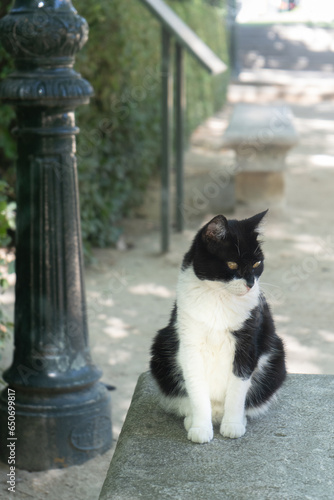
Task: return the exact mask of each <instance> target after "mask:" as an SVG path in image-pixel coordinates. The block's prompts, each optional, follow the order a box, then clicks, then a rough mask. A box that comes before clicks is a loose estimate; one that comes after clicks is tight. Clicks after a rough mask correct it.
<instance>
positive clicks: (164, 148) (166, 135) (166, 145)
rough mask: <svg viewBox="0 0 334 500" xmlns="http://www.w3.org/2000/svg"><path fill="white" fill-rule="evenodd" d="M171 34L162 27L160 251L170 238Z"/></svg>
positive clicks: (167, 246) (164, 250)
mask: <svg viewBox="0 0 334 500" xmlns="http://www.w3.org/2000/svg"><path fill="white" fill-rule="evenodd" d="M170 53H171V36H170V33H169V32H168V30H167V29H166V28H165V27H162V61H161V64H162V68H161V78H162V103H161V104H162V124H161V125H162V126H161V132H162V137H161V185H162V189H161V227H162V234H161V237H162V242H161V249H162V252H168V250H169V240H170V208H169V194H170V151H171V148H170V127H171V115H172V103H173V87H172V78H173V74H172V66H171V57H170Z"/></svg>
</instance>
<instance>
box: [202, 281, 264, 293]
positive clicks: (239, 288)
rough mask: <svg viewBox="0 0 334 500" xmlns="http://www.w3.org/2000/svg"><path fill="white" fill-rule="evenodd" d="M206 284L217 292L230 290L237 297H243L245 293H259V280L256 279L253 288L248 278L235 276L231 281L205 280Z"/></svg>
mask: <svg viewBox="0 0 334 500" xmlns="http://www.w3.org/2000/svg"><path fill="white" fill-rule="evenodd" d="M204 281H205V283H206V285H207V286H208V287H209V288H211V289H214V290H216V291H217V292H219V291H222V290H224V292H228V293H230V294H231V295H235V296H237V297H243V296H244V295H247V294H250V295H254V296H256V297H257V296H258V295H259V280H258V279H255V282H254V285H253V287H252V288H249V286H248V285H247V283H246V280H244V279H242V278H234V279H232V280H231V281H210V280H204Z"/></svg>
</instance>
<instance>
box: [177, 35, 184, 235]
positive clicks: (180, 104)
mask: <svg viewBox="0 0 334 500" xmlns="http://www.w3.org/2000/svg"><path fill="white" fill-rule="evenodd" d="M183 62H184V52H183V48H182V46H181V45H180V44H179V43H176V52H175V69H176V85H175V92H176V99H175V107H176V110H175V169H176V229H177V231H179V232H182V231H183V229H184V218H183V204H184V180H183V177H184V175H183V153H184V112H185V88H184V64H183Z"/></svg>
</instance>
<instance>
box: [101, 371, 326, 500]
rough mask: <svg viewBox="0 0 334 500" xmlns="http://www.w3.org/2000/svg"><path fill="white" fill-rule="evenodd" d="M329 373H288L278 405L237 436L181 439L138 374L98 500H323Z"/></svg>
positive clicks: (145, 377) (176, 424)
mask: <svg viewBox="0 0 334 500" xmlns="http://www.w3.org/2000/svg"><path fill="white" fill-rule="evenodd" d="M333 394H334V376H332V375H289V376H288V379H287V381H286V383H285V385H284V386H283V388H282V390H281V392H280V395H279V399H278V402H277V403H276V404H275V405H273V406H272V408H271V409H270V410H269V412H268V413H267V414H266V415H265V416H263V417H261V418H260V419H256V420H251V421H249V423H248V427H247V431H246V434H245V436H243V437H242V438H239V439H236V440H234V439H228V438H223V437H222V436H221V435H220V434H219V432H218V429H215V435H214V439H213V441H212V442H211V443H209V444H205V445H198V444H194V443H192V442H190V441H188V440H187V437H186V432H185V430H184V428H183V422H182V419H178V418H175V417H173V416H171V415H167V414H165V413H164V412H163V411H162V410H161V409H160V408H159V407H158V405H157V392H156V387H155V385H154V382H153V380H152V378H151V376H150V374H149V373H144V374H142V375H141V376H140V378H139V381H138V384H137V387H136V390H135V393H134V396H133V400H132V403H131V407H130V409H129V412H128V415H127V418H126V421H125V423H124V426H123V429H122V433H121V436H120V438H119V441H118V444H117V448H116V451H115V454H114V457H113V459H112V461H111V465H110V468H109V471H108V474H107V477H106V480H105V482H104V485H103V488H102V492H101V495H100V500H108V499H113V500H135V499H145V500H157V499H159V500H164V499H166V500H167V499H171V500H177V499H180V500H188V499H189V500H190V499H192V500H193V499H198V500H206V499H210V500H216V499H217V500H222V499H229V500H230V499H236V500H250V499H251V500H299V499H300V500H301V499H303V500H304V499H310V500H330V499H332V498H333V491H334V420H333V414H334V398H333Z"/></svg>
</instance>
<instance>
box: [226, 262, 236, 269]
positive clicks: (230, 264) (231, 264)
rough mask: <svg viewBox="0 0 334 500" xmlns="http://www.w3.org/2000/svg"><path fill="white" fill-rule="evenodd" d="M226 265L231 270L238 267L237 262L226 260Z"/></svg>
mask: <svg viewBox="0 0 334 500" xmlns="http://www.w3.org/2000/svg"><path fill="white" fill-rule="evenodd" d="M227 267H229V268H230V269H232V270H235V269H238V264H237V263H236V262H227Z"/></svg>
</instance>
